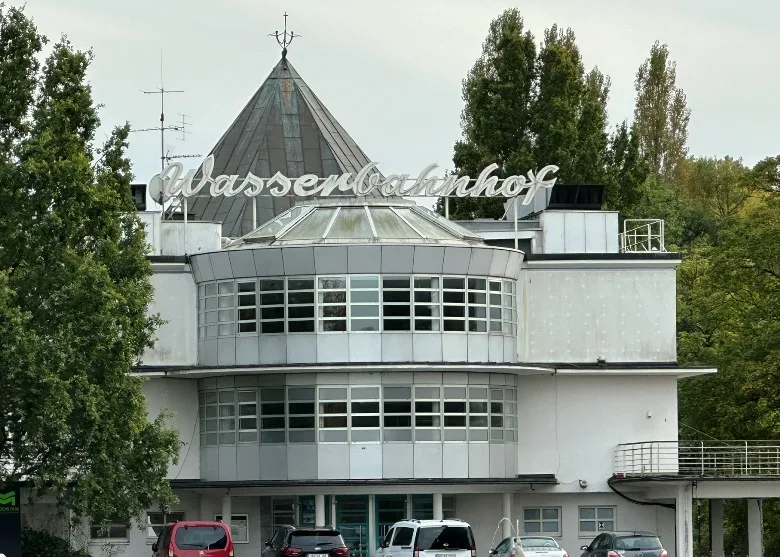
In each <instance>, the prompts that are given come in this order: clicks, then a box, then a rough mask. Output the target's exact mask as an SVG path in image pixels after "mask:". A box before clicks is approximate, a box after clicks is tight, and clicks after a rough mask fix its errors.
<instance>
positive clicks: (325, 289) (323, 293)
mask: <svg viewBox="0 0 780 557" xmlns="http://www.w3.org/2000/svg"><path fill="white" fill-rule="evenodd" d="M317 286H318V304H319V305H318V307H319V332H321V333H330V332H343V331H346V330H347V279H346V277H320V278H319V280H318V282H317Z"/></svg>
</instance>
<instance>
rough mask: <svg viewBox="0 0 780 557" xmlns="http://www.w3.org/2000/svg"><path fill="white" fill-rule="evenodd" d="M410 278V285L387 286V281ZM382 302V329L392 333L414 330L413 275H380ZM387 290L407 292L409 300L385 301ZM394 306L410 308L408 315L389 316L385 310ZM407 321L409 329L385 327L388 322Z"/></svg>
mask: <svg viewBox="0 0 780 557" xmlns="http://www.w3.org/2000/svg"><path fill="white" fill-rule="evenodd" d="M392 280H401V281H403V280H408V281H409V286H406V287H392V286H389V287H387V288H385V281H392ZM379 284H380V303H381V304H382V330H383V331H387V332H390V333H409V332H412V331H413V330H414V315H413V314H414V277H413V276H412V275H382V276H381V277H380V283H379ZM385 292H388V293H389V292H406V293H408V294H409V301H408V302H385ZM392 307H402V308H408V309H409V315H407V316H398V315H394V316H387V315H386V312H385V310H386V309H388V308H392ZM388 321H389V322H398V321H407V322H408V323H409V328H408V329H392V328H391V329H388V328H386V327H385V324H386V323H387V322H388Z"/></svg>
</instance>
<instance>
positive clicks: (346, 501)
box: [336, 495, 369, 557]
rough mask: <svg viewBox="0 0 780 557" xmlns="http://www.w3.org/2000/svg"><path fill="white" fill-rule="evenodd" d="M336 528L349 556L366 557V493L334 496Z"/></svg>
mask: <svg viewBox="0 0 780 557" xmlns="http://www.w3.org/2000/svg"><path fill="white" fill-rule="evenodd" d="M336 528H337V529H338V530H339V532H341V535H342V536H343V538H344V541H345V542H346V544H347V547H348V548H349V555H350V557H368V554H369V551H368V544H369V540H368V495H351V496H346V495H342V496H338V497H336Z"/></svg>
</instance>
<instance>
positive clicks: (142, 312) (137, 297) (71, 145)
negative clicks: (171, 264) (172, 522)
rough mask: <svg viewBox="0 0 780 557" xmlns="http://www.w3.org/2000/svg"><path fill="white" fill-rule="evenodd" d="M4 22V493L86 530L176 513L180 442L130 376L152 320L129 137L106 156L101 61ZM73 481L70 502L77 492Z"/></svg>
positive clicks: (0, 178)
mask: <svg viewBox="0 0 780 557" xmlns="http://www.w3.org/2000/svg"><path fill="white" fill-rule="evenodd" d="M45 44H46V40H45V38H44V37H42V36H40V35H39V34H38V32H37V30H36V28H35V25H34V23H33V22H32V21H31V20H30V19H29V18H28V17H27V16H26V15H25V14H24V12H23V10H21V9H17V8H2V9H1V11H0V91H2V93H3V94H2V95H0V361H1V362H2V366H0V391H2V392H3V395H4V400H6V401H8V403H7V404H4V405H3V409H2V411H0V461H2V462H3V463H4V465H5V466H3V467H2V468H0V481H3V482H13V481H19V480H26V481H29V482H31V483H32V484H33V485H34V486H35V487H36V488H37V490H38V491H39V492H40V491H43V490H45V489H48V488H52V489H54V491H55V492H56V494H57V496H58V499H59V502H60V504H61V505H63V506H67V507H68V508H69V509H70V510H71V511H73V512H74V514H75V515H76V516H86V517H89V518H92V519H96V520H102V519H108V518H109V517H122V518H123V519H127V518H129V517H132V516H138V515H140V514H141V513H142V512H143V511H145V510H147V509H148V508H149V507H151V506H152V505H153V504H156V503H157V502H161V503H166V502H170V501H171V500H172V497H173V496H172V493H171V490H170V487H169V485H168V483H167V481H166V479H165V478H166V475H167V468H168V465H169V463H170V462H171V461H172V459H175V458H176V457H177V455H178V444H179V443H178V436H177V433H176V432H175V431H172V430H170V429H168V428H167V427H166V425H165V421H164V416H161V417H159V418H158V419H156V420H154V421H152V422H149V421H148V418H147V413H146V401H145V398H144V394H143V390H142V383H141V380H140V379H139V378H137V377H134V376H133V375H131V373H130V371H131V369H132V366H133V365H135V364H136V363H137V362H138V359H139V357H140V356H141V354H142V353H143V351H144V349H145V348H146V347H148V346H150V345H151V344H152V342H153V340H154V331H155V328H156V326H157V325H158V322H159V321H158V319H157V318H156V317H150V316H148V315H147V307H148V305H149V303H150V301H151V299H152V295H153V289H152V286H151V283H150V276H151V273H152V271H151V267H150V264H149V262H148V260H147V259H146V253H147V244H146V240H145V234H144V231H143V227H142V225H141V223H140V221H139V220H138V218H137V216H136V214H135V208H134V204H133V202H132V199H131V197H130V180H131V179H132V174H131V172H130V165H129V162H128V160H127V158H126V157H125V154H124V153H125V149H126V147H127V136H128V133H129V128H128V126H123V127H120V128H117V129H115V130H114V132H113V133H112V134H111V136H110V137H109V138H108V140H107V142H106V143H105V144H104V145H103V146H96V145H95V141H94V140H95V130H96V129H97V127H98V125H99V118H98V115H97V107H96V105H95V103H94V101H93V99H92V91H91V88H90V86H89V84H88V83H87V81H86V74H87V70H88V68H89V64H90V62H91V61H92V53H91V52H83V51H79V50H77V49H75V48H74V47H73V46H72V45H71V43H70V42H69V41H68V40H67V38H64V37H63V38H62V39H61V40H60V41H59V42H57V43H56V44H54V45H53V47H52V48H51V50H50V52H49V54H48V55H47V56H46V57H45V61H44V63H43V64H40V63H39V61H38V58H39V55H41V54H42V50H43V48H44V45H45ZM72 482H75V486H76V487H75V488H72V487H71V485H72Z"/></svg>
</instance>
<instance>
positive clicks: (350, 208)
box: [225, 197, 484, 249]
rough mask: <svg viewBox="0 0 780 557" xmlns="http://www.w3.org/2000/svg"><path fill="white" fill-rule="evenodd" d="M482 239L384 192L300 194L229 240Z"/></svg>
mask: <svg viewBox="0 0 780 557" xmlns="http://www.w3.org/2000/svg"><path fill="white" fill-rule="evenodd" d="M382 242H386V243H434V244H450V245H452V244H454V245H473V244H483V243H484V242H483V240H482V238H481V237H480V236H478V235H476V234H475V233H474V232H471V231H470V230H467V229H466V228H464V227H462V226H460V225H458V224H456V223H454V222H452V221H450V220H447V219H445V218H444V217H442V216H441V215H438V214H436V213H434V212H433V211H431V210H429V209H426V208H425V207H420V206H419V205H417V204H415V203H414V202H413V201H410V200H405V199H400V198H399V199H387V198H345V197H341V198H331V199H315V200H305V201H302V202H300V203H298V204H297V205H295V206H294V207H292V208H291V209H289V210H287V211H285V212H284V213H282V214H280V215H279V216H277V217H276V218H274V219H273V220H271V221H269V222H267V223H265V224H263V225H262V226H260V227H259V228H257V229H255V230H253V231H252V232H250V233H248V234H246V235H244V236H242V237H240V238H238V239H236V240H234V241H232V242H230V243H228V244H227V245H226V246H225V249H241V248H251V247H252V246H253V245H269V246H270V245H285V244H349V243H361V244H362V243H382Z"/></svg>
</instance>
